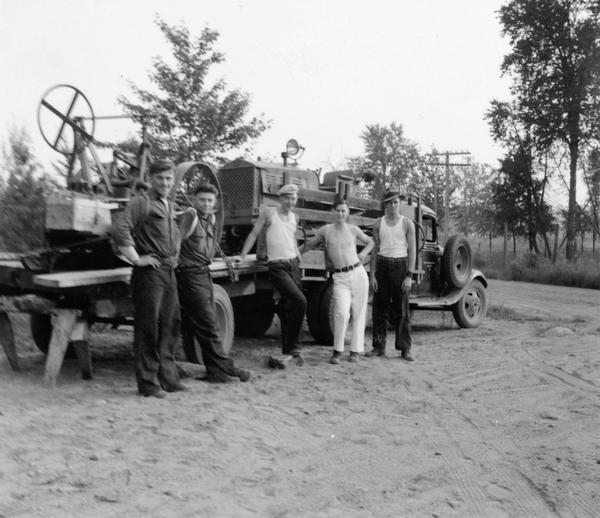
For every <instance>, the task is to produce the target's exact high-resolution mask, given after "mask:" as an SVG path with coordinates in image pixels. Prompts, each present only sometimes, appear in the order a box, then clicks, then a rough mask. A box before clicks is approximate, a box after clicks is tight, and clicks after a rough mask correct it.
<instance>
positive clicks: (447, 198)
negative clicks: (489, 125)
mask: <svg viewBox="0 0 600 518" xmlns="http://www.w3.org/2000/svg"><path fill="white" fill-rule="evenodd" d="M470 155H471V152H470V151H444V152H443V153H428V154H427V155H425V156H428V157H440V156H443V157H445V160H444V162H430V163H427V165H432V166H444V167H445V168H446V182H445V185H444V235H445V237H446V239H447V238H448V235H449V230H450V168H451V167H469V166H470V165H471V162H470ZM451 156H467V157H468V158H467V161H466V162H456V163H455V162H450V157H451ZM435 196H436V200H437V189H436V193H435Z"/></svg>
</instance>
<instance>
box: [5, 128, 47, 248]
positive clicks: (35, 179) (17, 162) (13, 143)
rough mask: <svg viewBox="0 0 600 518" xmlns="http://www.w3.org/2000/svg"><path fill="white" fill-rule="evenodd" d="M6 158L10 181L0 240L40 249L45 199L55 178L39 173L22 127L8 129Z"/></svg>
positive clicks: (6, 173)
mask: <svg viewBox="0 0 600 518" xmlns="http://www.w3.org/2000/svg"><path fill="white" fill-rule="evenodd" d="M3 159H4V160H3V164H2V169H3V173H4V174H5V175H6V176H7V180H6V184H5V187H4V189H3V190H2V192H0V242H1V243H2V246H3V248H5V249H7V250H10V251H13V252H24V251H27V250H31V249H33V248H40V247H42V246H43V244H44V206H45V203H44V202H45V199H46V196H47V194H48V193H49V192H50V191H51V190H52V189H53V188H54V187H55V184H54V181H53V180H52V179H51V177H50V176H48V175H47V174H39V173H38V169H39V166H38V164H37V162H36V160H35V158H34V156H33V153H32V150H31V144H30V139H29V136H28V135H27V133H26V132H25V130H24V129H22V128H21V129H17V128H12V129H11V130H10V131H9V136H8V146H6V147H5V148H4V149H3Z"/></svg>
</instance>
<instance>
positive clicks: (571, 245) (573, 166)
mask: <svg viewBox="0 0 600 518" xmlns="http://www.w3.org/2000/svg"><path fill="white" fill-rule="evenodd" d="M577 122H579V121H577ZM571 127H573V125H571ZM578 129H579V124H577V125H576V129H572V130H571V131H570V134H571V135H572V137H571V140H570V142H569V153H570V155H571V161H570V164H569V174H570V178H569V207H568V212H567V247H566V257H567V260H571V259H574V258H575V252H576V250H577V248H576V247H577V244H576V243H575V235H576V232H577V229H576V228H575V216H576V214H577V159H578V154H579V138H578Z"/></svg>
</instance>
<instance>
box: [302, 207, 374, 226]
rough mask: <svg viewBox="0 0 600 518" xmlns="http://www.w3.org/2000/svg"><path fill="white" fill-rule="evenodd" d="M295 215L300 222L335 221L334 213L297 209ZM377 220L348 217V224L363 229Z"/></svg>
mask: <svg viewBox="0 0 600 518" xmlns="http://www.w3.org/2000/svg"><path fill="white" fill-rule="evenodd" d="M294 213H295V214H296V217H297V219H299V220H300V219H304V220H306V221H317V222H323V223H331V222H332V221H333V213H332V212H331V211H329V212H323V211H322V210H313V209H299V208H298V207H296V208H295V209H294ZM375 219H376V218H364V217H362V216H354V215H350V216H349V217H348V222H349V223H352V224H353V225H358V226H361V227H369V226H372V225H373V223H375Z"/></svg>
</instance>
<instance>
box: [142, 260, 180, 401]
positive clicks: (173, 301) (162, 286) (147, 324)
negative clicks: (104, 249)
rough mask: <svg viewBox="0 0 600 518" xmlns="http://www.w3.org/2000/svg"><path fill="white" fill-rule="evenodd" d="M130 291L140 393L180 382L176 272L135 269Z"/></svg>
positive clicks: (165, 267)
mask: <svg viewBox="0 0 600 518" xmlns="http://www.w3.org/2000/svg"><path fill="white" fill-rule="evenodd" d="M131 290H132V298H133V308H134V319H135V325H134V338H133V345H134V352H135V377H136V380H137V385H138V390H139V391H140V392H153V391H156V390H158V389H159V388H160V386H161V385H162V386H163V387H168V386H169V385H173V384H175V383H177V382H179V374H178V373H177V366H176V365H175V351H174V342H173V340H172V334H173V324H174V321H175V320H176V314H177V281H176V279H175V270H174V269H173V268H171V267H170V266H167V265H162V266H160V267H159V268H157V269H153V268H151V267H143V268H134V269H133V273H132V275H131Z"/></svg>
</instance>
